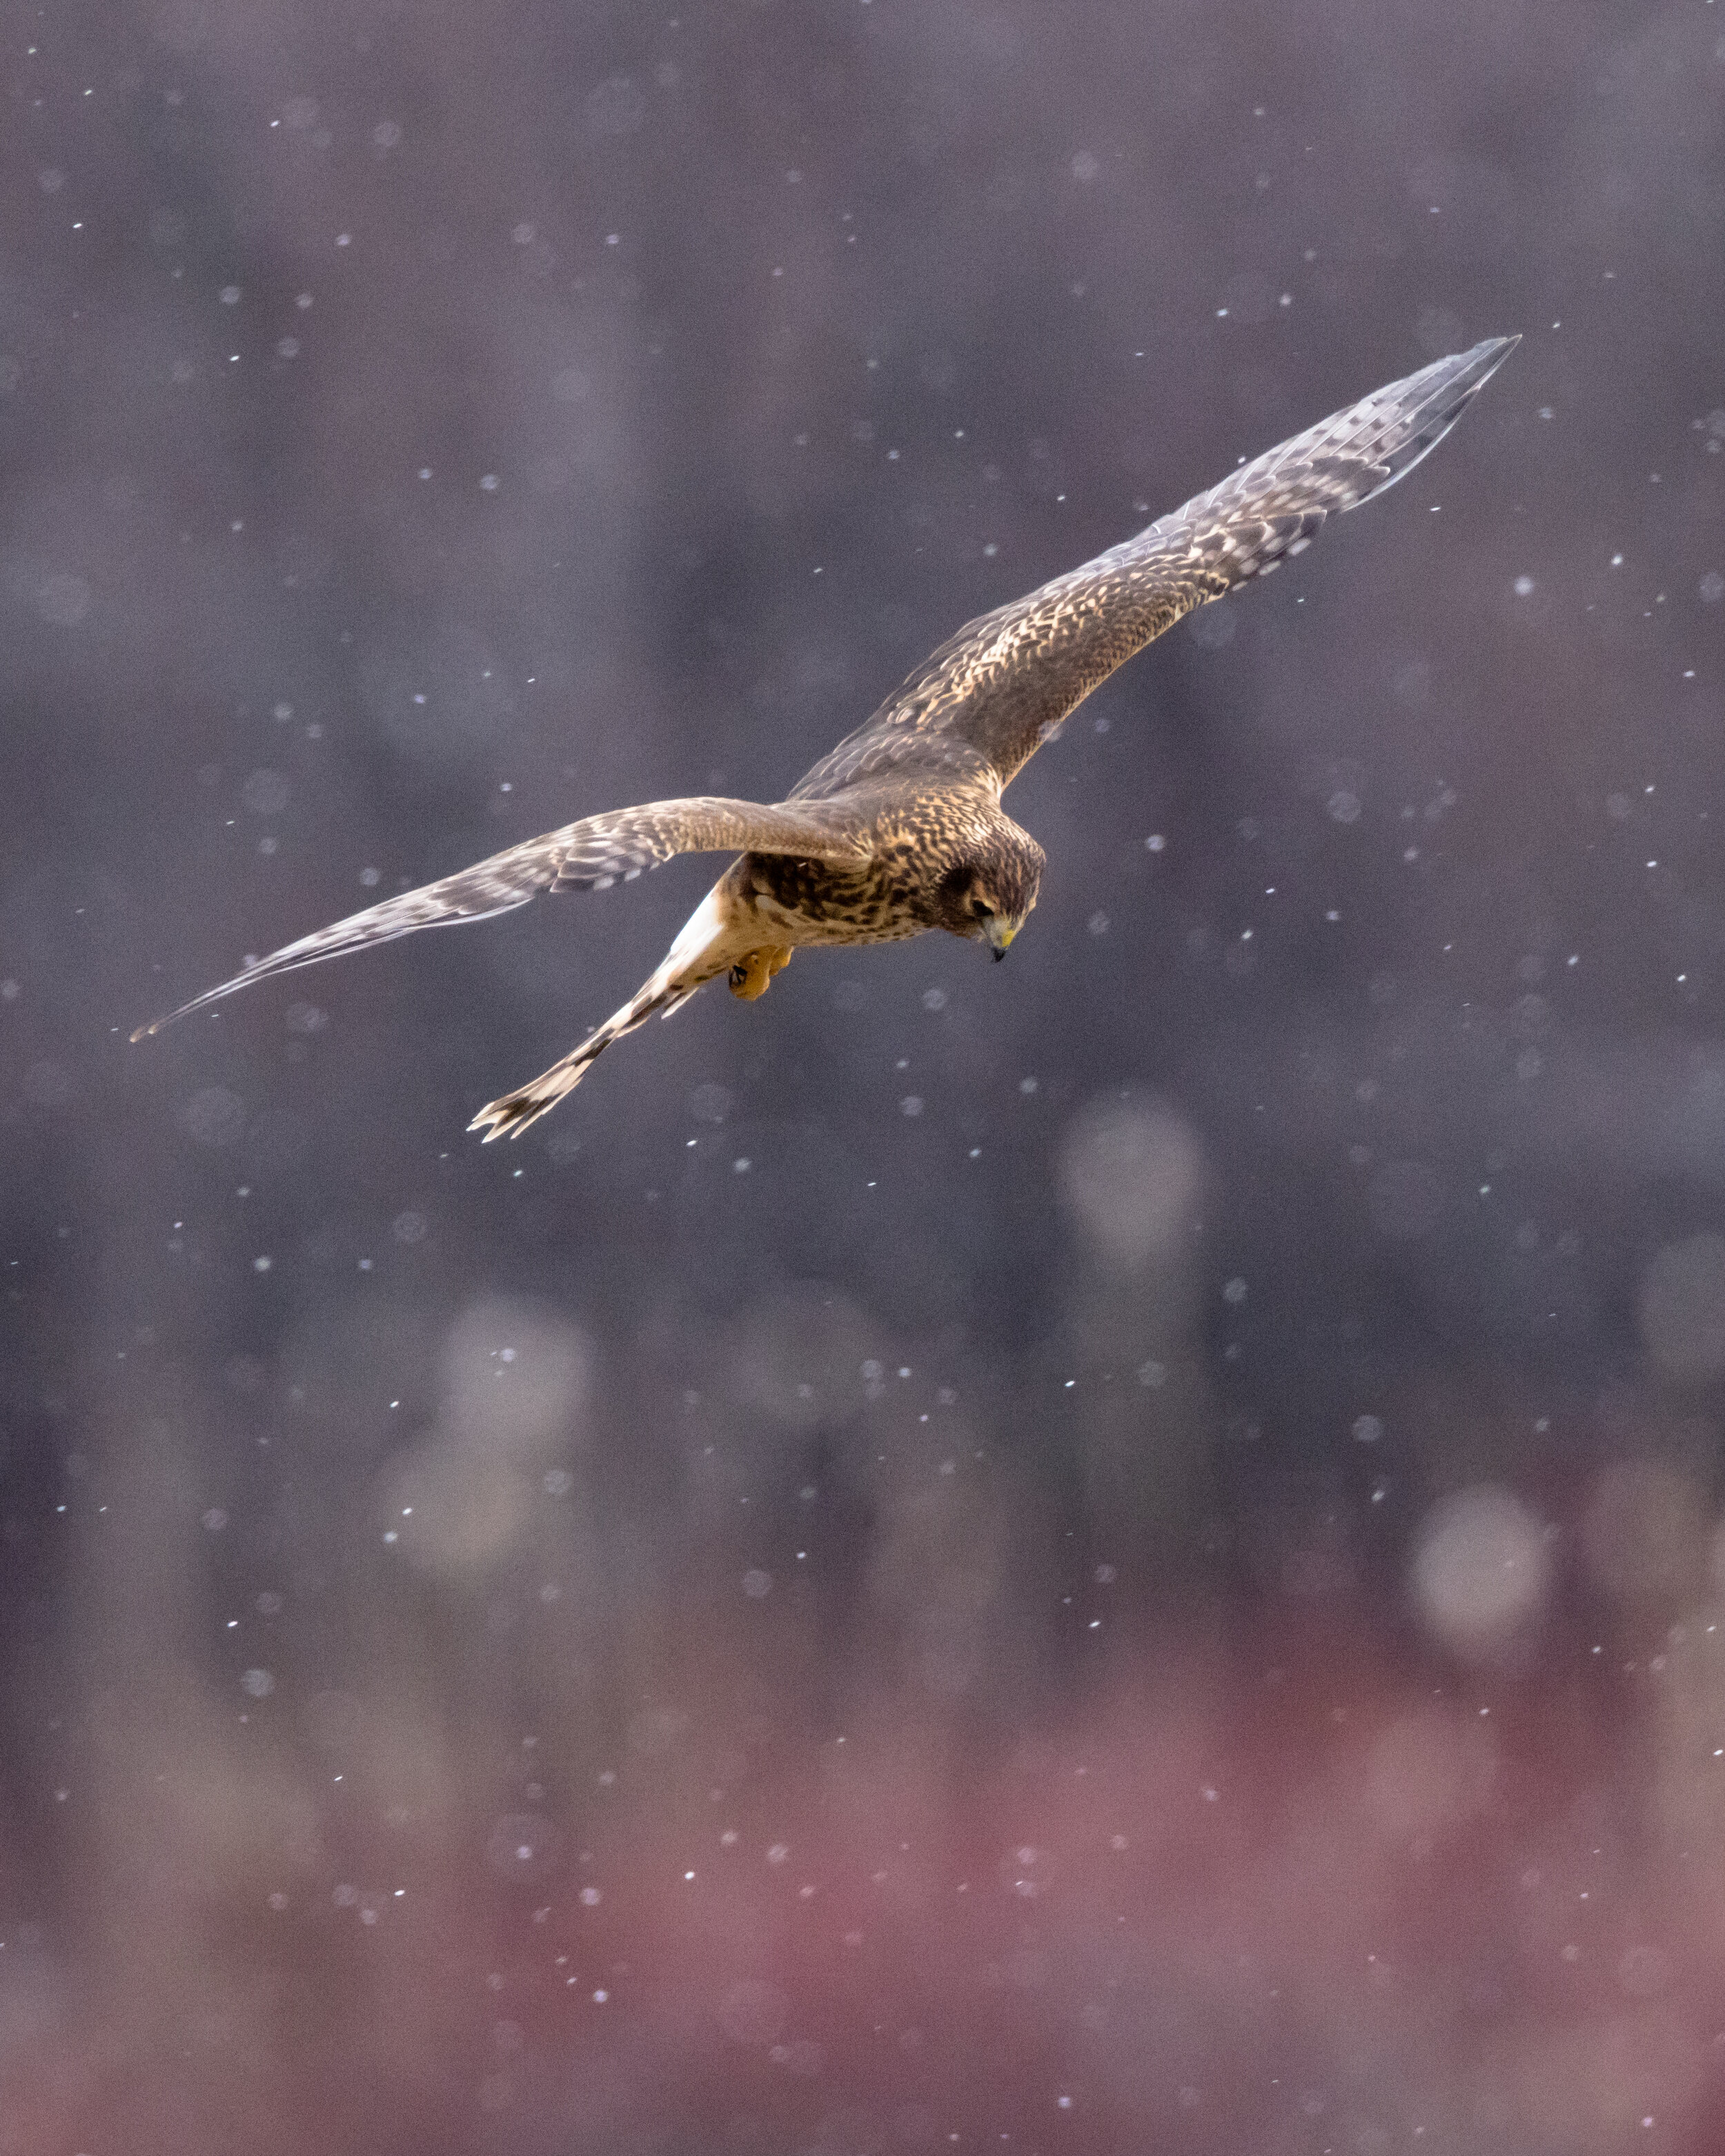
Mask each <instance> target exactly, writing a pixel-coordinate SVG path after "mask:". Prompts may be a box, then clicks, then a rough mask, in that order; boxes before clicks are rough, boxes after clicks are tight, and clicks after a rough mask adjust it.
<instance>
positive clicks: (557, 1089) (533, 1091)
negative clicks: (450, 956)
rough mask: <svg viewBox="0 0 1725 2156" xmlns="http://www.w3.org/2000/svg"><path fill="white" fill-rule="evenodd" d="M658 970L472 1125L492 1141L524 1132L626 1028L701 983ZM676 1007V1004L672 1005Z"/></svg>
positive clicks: (676, 1001) (577, 1081)
mask: <svg viewBox="0 0 1725 2156" xmlns="http://www.w3.org/2000/svg"><path fill="white" fill-rule="evenodd" d="M656 982H657V976H656V975H655V979H654V980H652V981H649V982H648V983H647V984H646V986H645V987H644V988H642V989H640V990H639V993H636V994H635V995H634V996H631V997H630V998H629V1001H628V1002H627V1003H626V1004H624V1006H623V1008H622V1009H621V1010H619V1011H614V1012H613V1013H612V1014H611V1016H610V1017H609V1018H608V1019H606V1020H605V1023H604V1024H603V1025H602V1026H599V1027H598V1029H596V1030H595V1031H593V1032H592V1033H590V1034H588V1036H587V1039H585V1040H583V1042H582V1043H581V1045H580V1046H579V1047H578V1048H572V1049H571V1050H569V1053H568V1054H567V1055H566V1056H564V1057H563V1058H562V1060H560V1061H558V1062H556V1063H553V1064H552V1066H551V1068H550V1070H544V1071H542V1072H541V1073H540V1075H538V1077H536V1078H534V1079H531V1080H530V1081H529V1082H528V1083H527V1084H526V1085H525V1086H520V1087H518V1088H517V1089H516V1091H514V1092H513V1093H506V1094H505V1095H504V1096H503V1097H502V1098H501V1100H497V1101H491V1102H490V1104H489V1105H488V1106H485V1107H483V1108H481V1109H480V1111H479V1113H478V1114H477V1115H476V1116H475V1117H474V1119H473V1121H472V1122H470V1124H469V1125H468V1126H467V1127H468V1129H469V1130H470V1131H482V1132H484V1133H485V1142H486V1144H487V1145H489V1144H490V1142H491V1140H492V1139H493V1138H501V1137H511V1138H518V1137H520V1136H521V1132H523V1131H524V1130H526V1128H527V1127H528V1126H529V1125H530V1124H531V1123H536V1122H538V1120H539V1118H540V1117H541V1116H542V1115H545V1114H547V1112H548V1111H550V1110H551V1109H552V1108H554V1107H556V1106H557V1102H558V1101H561V1100H562V1097H563V1096H564V1095H565V1094H566V1093H572V1092H573V1091H574V1090H575V1088H576V1087H577V1086H578V1085H579V1084H580V1083H581V1081H582V1080H583V1078H584V1077H586V1075H587V1074H588V1071H589V1070H591V1069H592V1068H593V1065H594V1064H595V1063H596V1062H597V1061H598V1059H599V1057H600V1056H601V1055H603V1053H604V1052H605V1050H607V1049H608V1047H609V1046H610V1045H611V1044H612V1042H613V1041H614V1040H621V1039H622V1038H623V1036H624V1034H626V1033H633V1032H634V1029H635V1028H636V1027H637V1026H638V1025H644V1024H646V1022H647V1020H648V1019H649V1018H651V1017H652V1015H653V1014H654V1013H655V1011H660V1010H662V1011H665V1015H666V1016H667V1017H669V1016H670V1010H671V1009H675V1007H676V1006H677V1004H680V1003H681V1002H682V1001H683V1000H684V998H685V997H686V996H691V995H692V994H693V993H695V988H696V987H697V986H698V985H699V983H694V984H691V986H688V987H685V988H682V989H680V990H674V989H671V988H657V987H656ZM667 1005H669V1006H670V1009H666V1006H667Z"/></svg>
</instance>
